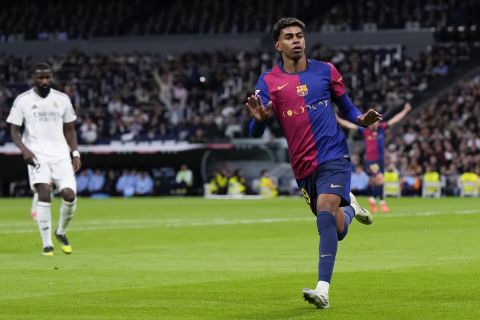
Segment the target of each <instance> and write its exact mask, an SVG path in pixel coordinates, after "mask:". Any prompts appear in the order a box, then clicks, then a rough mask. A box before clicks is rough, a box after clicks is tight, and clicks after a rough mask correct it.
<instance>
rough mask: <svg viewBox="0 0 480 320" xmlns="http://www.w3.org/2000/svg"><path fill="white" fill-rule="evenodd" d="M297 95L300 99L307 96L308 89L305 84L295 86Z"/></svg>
mask: <svg viewBox="0 0 480 320" xmlns="http://www.w3.org/2000/svg"><path fill="white" fill-rule="evenodd" d="M297 94H298V95H299V96H300V97H304V96H306V95H307V94H308V87H307V85H306V84H301V85H299V86H297Z"/></svg>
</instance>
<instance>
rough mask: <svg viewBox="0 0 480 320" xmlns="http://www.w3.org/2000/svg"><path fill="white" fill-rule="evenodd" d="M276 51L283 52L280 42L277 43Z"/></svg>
mask: <svg viewBox="0 0 480 320" xmlns="http://www.w3.org/2000/svg"><path fill="white" fill-rule="evenodd" d="M275 50H277V51H278V52H282V48H281V47H280V41H275Z"/></svg>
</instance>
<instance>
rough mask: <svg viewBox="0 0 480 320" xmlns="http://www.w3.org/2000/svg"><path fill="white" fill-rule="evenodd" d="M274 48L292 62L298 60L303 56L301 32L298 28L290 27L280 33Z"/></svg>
mask: <svg viewBox="0 0 480 320" xmlns="http://www.w3.org/2000/svg"><path fill="white" fill-rule="evenodd" d="M275 48H276V49H277V51H278V52H281V53H282V55H284V56H286V57H287V58H289V59H292V60H298V59H300V58H302V57H303V56H304V55H305V38H304V37H303V30H302V28H300V27H298V26H290V27H286V28H284V29H282V30H281V31H280V36H279V37H278V40H277V41H276V42H275Z"/></svg>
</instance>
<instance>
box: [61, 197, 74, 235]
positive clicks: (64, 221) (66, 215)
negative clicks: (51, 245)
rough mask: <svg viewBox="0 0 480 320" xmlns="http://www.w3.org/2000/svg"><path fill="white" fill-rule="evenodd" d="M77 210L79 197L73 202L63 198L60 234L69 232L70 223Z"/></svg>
mask: <svg viewBox="0 0 480 320" xmlns="http://www.w3.org/2000/svg"><path fill="white" fill-rule="evenodd" d="M76 210H77V199H75V200H73V202H67V201H65V200H62V205H61V206H60V219H59V220H58V228H57V233H58V234H63V235H64V234H65V233H66V232H67V227H68V224H69V223H70V220H72V217H73V215H74V214H75V211H76Z"/></svg>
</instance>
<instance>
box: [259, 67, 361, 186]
mask: <svg viewBox="0 0 480 320" xmlns="http://www.w3.org/2000/svg"><path fill="white" fill-rule="evenodd" d="M255 94H256V95H259V96H260V97H261V99H262V102H263V104H264V106H266V105H267V104H268V102H269V101H272V103H273V111H274V114H275V117H276V119H277V121H278V123H279V124H280V126H281V128H282V129H283V132H284V134H285V137H286V139H287V143H288V152H289V155H290V161H291V165H292V169H293V172H294V175H295V178H296V179H303V178H305V177H307V176H309V175H311V174H312V173H313V172H314V171H315V170H316V168H317V167H318V165H319V164H322V163H324V162H326V161H329V160H332V159H338V158H343V157H348V156H349V152H348V146H347V142H346V139H345V135H344V133H343V131H342V130H341V129H340V128H339V126H338V125H337V121H336V119H335V111H334V109H333V107H332V100H333V101H334V102H335V103H336V104H337V105H338V106H339V108H340V112H341V114H342V115H343V117H345V118H347V119H348V120H350V121H351V122H353V123H357V117H358V116H359V115H361V112H360V111H359V110H358V108H357V107H355V106H354V105H353V103H352V102H351V101H350V99H349V98H348V96H347V95H346V93H345V85H344V83H343V80H342V76H341V75H340V73H339V72H338V71H337V69H336V68H335V67H334V66H333V65H332V64H331V63H326V62H321V61H317V60H312V59H308V60H307V68H306V69H305V70H304V71H302V72H298V73H288V72H286V71H285V70H284V69H283V65H282V64H278V65H276V66H275V67H273V68H272V69H271V70H268V71H266V72H264V73H263V74H262V75H260V77H259V79H258V81H257V85H256V91H255ZM264 129H265V126H264V124H262V123H257V122H256V121H255V120H252V122H251V123H250V133H251V134H252V135H253V136H256V137H258V136H261V135H262V134H263V131H264Z"/></svg>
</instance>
